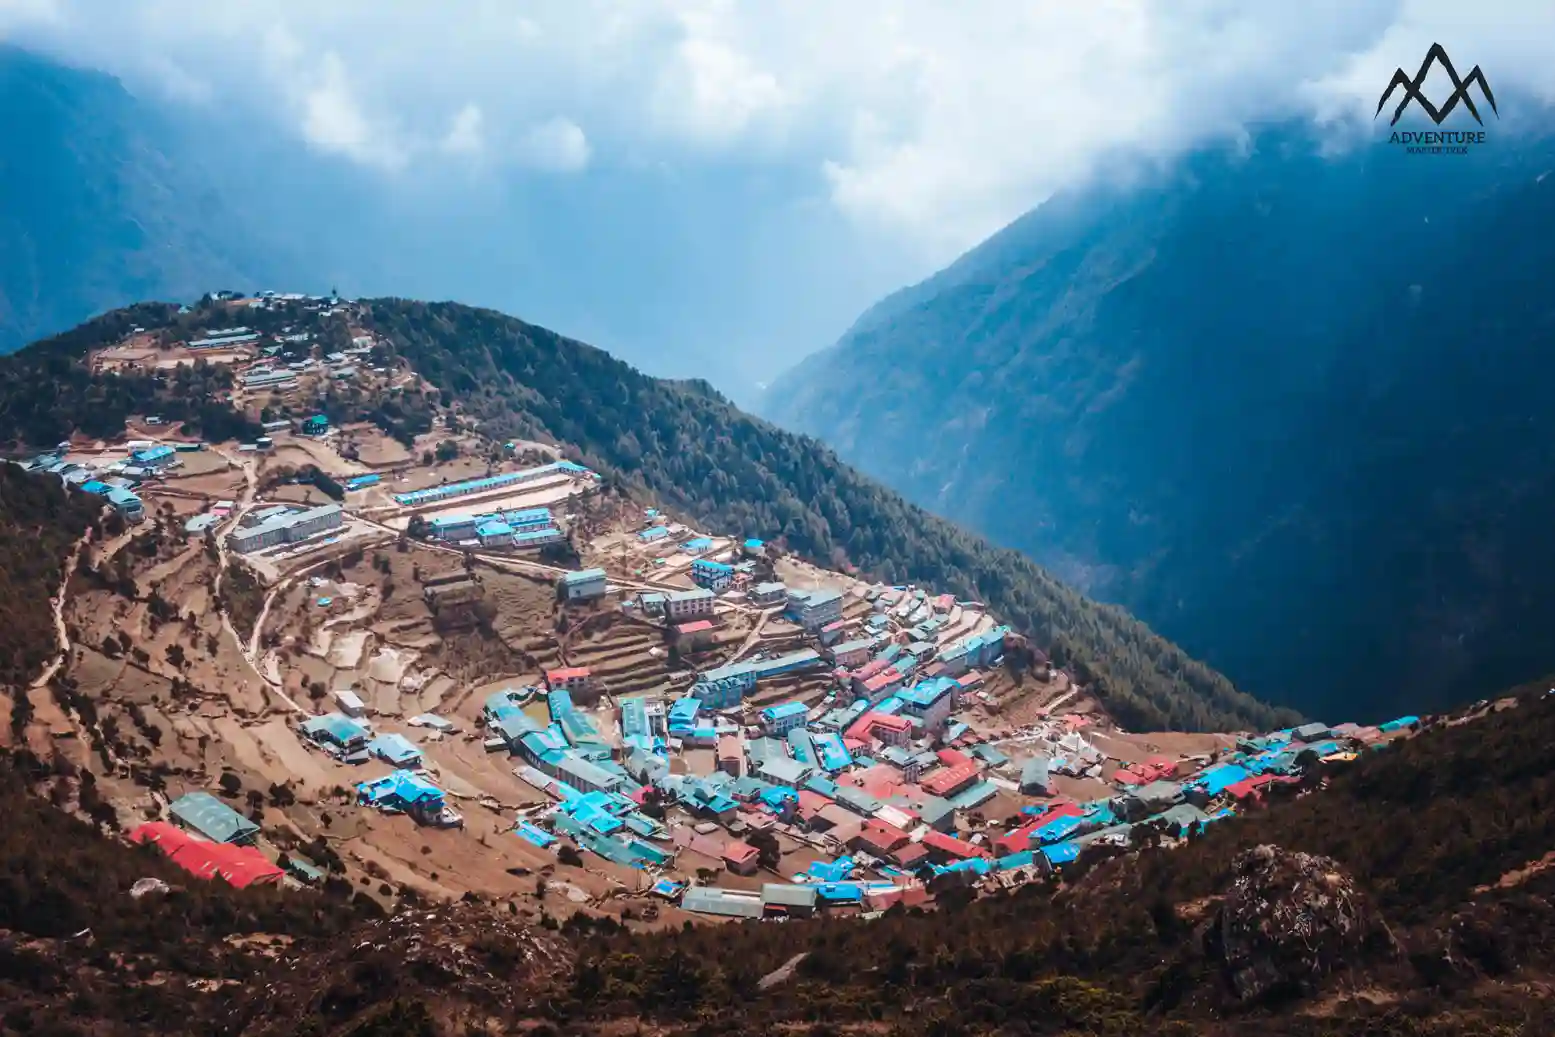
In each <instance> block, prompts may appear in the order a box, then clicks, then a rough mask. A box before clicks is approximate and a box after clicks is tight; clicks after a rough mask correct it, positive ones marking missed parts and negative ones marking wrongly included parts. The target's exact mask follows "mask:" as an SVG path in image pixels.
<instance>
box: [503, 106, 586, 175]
mask: <svg viewBox="0 0 1555 1037" xmlns="http://www.w3.org/2000/svg"><path fill="white" fill-rule="evenodd" d="M517 154H518V156H519V159H520V161H522V162H523V163H524V164H525V165H527V166H529V167H531V168H533V169H540V170H545V171H547V172H552V173H574V172H577V171H578V170H580V169H583V168H584V167H586V166H587V165H588V164H589V142H588V138H587V137H586V136H584V134H583V130H582V129H580V128H579V127H578V124H577V123H575V122H571V121H569V120H567V119H562V118H555V119H547V120H546V121H545V122H543V123H540V124H539V125H536V126H533V127H531V128H530V129H529V131H528V132H527V133H526V134H525V135H524V138H523V141H522V143H521V144H520V146H519V148H518V151H517Z"/></svg>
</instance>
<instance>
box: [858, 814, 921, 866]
mask: <svg viewBox="0 0 1555 1037" xmlns="http://www.w3.org/2000/svg"><path fill="white" fill-rule="evenodd" d="M907 842H908V839H907V833H906V832H904V831H902V830H901V829H900V828H897V827H896V826H894V825H888V824H886V823H885V822H884V821H880V820H877V819H874V818H871V819H870V820H868V821H866V822H864V828H863V830H862V831H860V832H859V834H858V836H857V837H856V838H855V839H854V840H853V845H854V846H855V847H857V848H858V849H860V850H863V851H864V852H865V853H869V854H873V855H874V856H876V857H889V856H890V855H891V851H892V850H895V849H897V848H898V847H900V846H902V845H904V844H906V843H907Z"/></svg>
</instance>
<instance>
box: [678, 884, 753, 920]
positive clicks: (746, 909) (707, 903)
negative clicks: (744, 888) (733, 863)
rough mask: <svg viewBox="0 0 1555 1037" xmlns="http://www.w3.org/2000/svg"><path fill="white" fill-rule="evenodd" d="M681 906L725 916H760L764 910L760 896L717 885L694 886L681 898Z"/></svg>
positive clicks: (683, 908)
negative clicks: (720, 887) (721, 887)
mask: <svg viewBox="0 0 1555 1037" xmlns="http://www.w3.org/2000/svg"><path fill="white" fill-rule="evenodd" d="M680 906H681V909H682V910H684V911H695V912H697V913H699V914H704V915H723V916H724V917H725V918H760V917H761V912H762V906H761V898H760V897H758V896H753V895H752V894H750V893H736V892H734V891H732V890H727V889H719V888H718V887H717V886H692V887H691V888H690V889H688V890H686V893H685V895H684V896H683V897H681V898H680Z"/></svg>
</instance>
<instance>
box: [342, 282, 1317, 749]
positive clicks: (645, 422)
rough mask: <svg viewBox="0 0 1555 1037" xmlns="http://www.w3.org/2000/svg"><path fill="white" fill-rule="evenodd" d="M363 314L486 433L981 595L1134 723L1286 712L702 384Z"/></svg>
mask: <svg viewBox="0 0 1555 1037" xmlns="http://www.w3.org/2000/svg"><path fill="white" fill-rule="evenodd" d="M371 321H372V324H373V326H374V330H376V331H378V332H379V333H380V334H382V335H384V336H386V337H387V338H388V340H389V342H390V343H391V345H392V346H393V348H394V349H395V350H397V351H398V352H399V353H400V354H401V355H403V356H404V358H405V359H407V360H408V361H409V362H410V363H411V364H412V365H413V366H414V367H415V368H416V370H418V371H420V372H421V374H422V375H423V376H425V377H426V378H427V379H429V380H430V381H431V382H432V383H433V384H435V385H436V386H438V387H439V388H440V389H441V390H443V391H444V392H446V393H448V394H450V395H451V397H452V398H453V399H455V400H457V401H458V402H459V404H460V405H461V406H462V407H463V408H464V409H465V410H466V411H467V412H468V413H469V414H470V415H471V416H472V417H474V418H476V419H478V420H479V421H480V422H481V423H482V427H483V428H484V429H485V430H486V431H487V432H488V433H490V434H492V435H496V436H532V435H550V436H554V437H555V438H557V439H558V440H560V441H562V442H564V443H568V444H571V445H573V446H574V447H576V448H577V449H578V450H579V451H580V452H581V454H582V456H583V457H584V458H585V459H586V460H587V461H588V463H590V464H592V465H594V466H595V467H597V468H598V469H599V470H600V471H602V472H604V473H606V474H608V475H609V476H610V477H612V478H615V479H618V480H621V481H622V482H623V483H626V484H630V485H633V486H636V487H639V488H640V489H642V490H644V491H646V492H648V493H650V494H652V496H653V497H654V498H655V499H657V500H659V501H661V502H663V503H664V504H665V505H666V506H668V507H670V508H673V509H676V510H678V511H680V512H682V513H684V514H685V515H687V516H689V517H691V518H693V519H694V520H696V521H697V522H700V523H703V524H705V525H707V526H710V527H711V528H714V529H719V530H727V531H729V532H731V533H739V534H742V535H748V536H757V537H761V538H763V539H769V540H781V541H782V542H784V543H785V544H786V545H787V546H788V547H789V548H790V549H792V550H794V551H796V552H799V553H800V554H802V555H805V556H808V557H810V558H812V559H814V560H816V561H818V562H820V563H821V564H824V565H829V566H839V567H849V566H851V567H856V568H857V569H858V570H859V571H861V572H862V573H866V574H868V575H870V576H873V577H876V578H879V579H882V580H886V581H892V582H897V581H903V580H914V581H918V582H922V583H925V584H930V585H933V586H936V587H942V588H944V589H945V590H948V591H953V592H955V593H956V594H957V595H959V596H960V597H962V598H974V599H979V600H982V601H985V602H987V603H988V604H989V605H990V606H991V607H992V608H993V610H994V612H995V613H996V614H997V615H1000V616H1002V617H1005V618H1006V619H1007V621H1009V622H1010V623H1012V624H1013V625H1014V626H1015V627H1016V628H1017V629H1018V630H1021V631H1023V632H1027V633H1029V634H1031V635H1032V636H1033V637H1034V639H1035V640H1036V642H1037V644H1038V646H1039V647H1041V648H1043V649H1045V650H1047V651H1048V652H1049V653H1050V654H1051V655H1052V657H1053V658H1054V660H1055V661H1057V662H1058V663H1059V664H1060V665H1064V666H1068V667H1071V668H1073V669H1074V670H1076V671H1077V672H1078V673H1079V674H1080V675H1081V676H1082V677H1083V678H1084V679H1086V680H1093V681H1095V682H1096V686H1097V689H1098V692H1099V693H1100V696H1101V698H1102V700H1103V701H1104V702H1105V703H1106V704H1107V706H1108V708H1109V709H1110V710H1111V711H1112V712H1113V714H1114V715H1115V716H1116V717H1117V718H1118V720H1119V721H1120V722H1121V723H1122V724H1124V725H1126V726H1128V727H1132V728H1137V729H1161V728H1191V729H1199V730H1204V729H1216V728H1221V729H1224V728H1245V727H1256V728H1269V727H1273V726H1278V725H1279V724H1280V723H1282V722H1285V721H1288V720H1289V719H1291V718H1292V717H1293V716H1294V714H1292V713H1290V712H1280V711H1276V710H1274V709H1271V708H1268V707H1267V706H1264V705H1263V704H1261V703H1259V702H1257V701H1256V700H1254V699H1253V698H1251V697H1250V696H1247V695H1245V694H1242V693H1240V692H1238V691H1237V690H1236V689H1235V688H1233V687H1232V686H1231V684H1230V682H1228V681H1227V680H1226V679H1225V678H1224V677H1223V676H1221V675H1220V674H1218V673H1216V672H1215V671H1214V670H1212V669H1210V668H1209V667H1207V666H1205V665H1203V664H1202V663H1199V662H1197V661H1196V660H1194V659H1191V658H1190V657H1188V656H1187V655H1186V654H1185V653H1183V652H1182V650H1181V649H1179V648H1177V647H1176V646H1175V645H1173V644H1171V643H1169V642H1167V641H1166V640H1164V639H1162V638H1161V637H1159V636H1158V635H1156V634H1155V633H1153V632H1152V631H1150V630H1149V628H1147V627H1145V626H1144V625H1143V624H1141V623H1139V622H1138V621H1137V620H1135V619H1133V618H1132V617H1131V616H1129V615H1128V614H1127V613H1125V612H1123V611H1122V610H1121V609H1117V608H1109V607H1105V606H1100V605H1097V604H1096V603H1094V602H1091V601H1088V600H1087V599H1085V598H1084V597H1083V596H1081V595H1080V594H1078V593H1076V592H1075V591H1074V590H1072V589H1070V588H1069V587H1067V586H1065V585H1064V584H1062V583H1060V582H1059V581H1057V580H1055V579H1054V578H1053V577H1052V576H1051V575H1050V574H1049V573H1047V572H1046V571H1045V570H1043V569H1042V568H1041V567H1039V566H1037V565H1036V564H1034V563H1033V562H1031V561H1030V560H1029V559H1027V558H1025V557H1024V556H1022V555H1020V554H1019V553H1017V552H1015V551H1009V550H1001V549H998V548H995V547H994V546H992V545H991V544H989V543H988V542H987V541H985V540H983V539H981V538H980V537H977V536H975V535H972V534H970V533H967V532H965V531H963V530H961V529H958V528H957V527H955V526H954V525H952V524H951V523H949V522H946V521H944V520H943V519H940V518H937V517H935V516H933V515H931V514H929V513H928V512H925V511H923V510H922V509H921V508H918V507H915V506H913V505H911V504H909V503H907V502H906V501H904V500H903V499H902V498H901V497H900V496H898V495H897V494H895V493H893V492H891V491H890V490H888V489H886V488H885V487H883V486H881V485H880V484H878V483H876V482H873V481H872V480H870V479H868V478H866V477H864V476H862V475H860V474H859V473H858V472H857V471H855V470H854V469H852V468H850V467H848V466H847V465H845V464H843V463H842V462H841V461H839V460H838V459H837V457H836V455H835V454H833V453H832V452H831V451H830V450H828V449H826V448H825V447H824V446H823V445H821V444H820V443H818V442H816V441H815V440H813V439H810V438H807V437H804V436H797V435H793V434H790V433H788V432H784V431H782V430H780V429H778V428H776V427H775V426H773V425H770V424H768V423H766V422H764V421H761V420H759V419H757V418H753V417H751V416H750V415H748V414H745V413H743V412H741V411H740V410H738V409H737V408H735V407H734V406H732V405H731V404H729V403H728V402H727V401H725V400H724V399H723V398H722V397H721V396H719V395H718V393H716V392H715V391H713V390H712V389H711V388H710V387H708V386H706V385H705V384H701V383H672V382H665V381H661V380H657V379H653V378H649V377H647V376H646V375H643V374H641V373H640V372H638V371H636V370H635V369H633V368H631V367H629V366H628V365H626V364H624V363H622V362H620V361H618V360H616V359H614V358H613V357H611V356H610V355H609V354H607V353H604V352H602V351H601V350H598V349H594V348H592V347H590V346H587V345H584V344H583V343H580V342H575V341H572V340H569V339H567V338H564V337H562V336H560V335H557V334H556V333H554V332H551V331H548V330H546V329H544V328H540V327H536V326H534V325H530V324H526V323H524V322H523V321H521V320H517V319H515V318H512V317H508V316H505V315H503V314H500V313H497V312H495V311H491V310H479V309H473V308H470V307H466V306H460V305H457V304H452V303H420V302H408V301H403V300H379V301H376V302H374V303H373V304H372V307H371Z"/></svg>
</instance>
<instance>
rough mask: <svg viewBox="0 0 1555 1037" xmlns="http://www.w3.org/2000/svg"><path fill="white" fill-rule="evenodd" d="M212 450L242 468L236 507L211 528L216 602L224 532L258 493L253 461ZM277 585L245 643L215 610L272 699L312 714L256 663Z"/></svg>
mask: <svg viewBox="0 0 1555 1037" xmlns="http://www.w3.org/2000/svg"><path fill="white" fill-rule="evenodd" d="M215 449H216V452H217V453H218V454H220V455H221V456H222V457H224V458H226V459H227V460H228V461H230V462H232V463H233V464H235V465H238V466H239V467H240V468H242V469H243V495H242V496H241V497H240V498H239V499H238V505H237V507H235V508H233V509H232V514H231V516H229V517H228V519H227V520H226V521H225V522H223V523H221V524H220V525H219V526H218V527H217V529H216V531H215V532H216V579H215V580H214V581H213V582H212V584H211V598H212V600H214V601H217V602H220V600H221V581H222V580H223V579H224V578H225V577H226V575H227V567H228V566H229V565H231V564H232V558H231V556H230V554H229V553H228V551H227V536H226V534H227V533H228V532H230V531H231V530H233V529H236V528H237V525H238V523H239V522H242V521H243V516H244V515H246V514H248V512H249V510H250V509H252V508H253V506H254V499H255V497H257V496H258V493H259V478H258V475H257V473H256V472H255V470H254V462H253V461H252V460H249V459H244V458H236V457H233V456H232V455H231V454H229V453H227V452H226V451H225V450H222V449H220V448H219V447H218V448H215ZM299 575H300V574H299ZM280 586H281V585H280V584H277V585H276V587H274V588H272V589H271V591H270V593H268V594H266V595H265V603H264V608H263V609H262V610H261V611H260V613H259V621H258V622H257V623H255V624H254V634H253V637H252V638H251V639H250V640H249V642H248V643H247V644H245V643H244V642H243V638H242V636H241V635H239V634H238V630H237V627H235V626H233V625H232V617H231V616H229V615H228V614H227V610H226V609H224V608H221V607H220V605H218V606H217V609H218V612H219V614H220V616H221V628H222V629H223V630H224V631H226V633H227V635H228V636H229V637H231V638H232V643H233V644H235V645H237V646H238V651H239V652H240V653H242V655H243V660H244V662H246V663H248V667H249V669H251V670H253V671H254V676H256V677H258V678H259V679H260V680H261V681H263V682H264V685H265V687H267V688H269V689H270V691H271V692H272V693H273V694H274V695H275V697H276V698H278V699H280V700H281V701H282V702H284V703H286V705H287V706H289V707H291V710H292V712H294V713H301V714H302V715H303V716H312V715H313V712H312V710H307V709H303V708H302V707H301V706H299V705H298V704H297V702H296V700H294V699H293V698H292V697H291V696H290V695H288V694H286V689H285V688H284V687H282V685H281V682H280V681H278V680H276V679H275V678H273V677H272V676H271V675H270V674H268V673H266V672H265V668H264V667H262V666H260V665H259V659H258V651H257V649H258V643H259V631H260V629H261V627H262V626H263V625H264V621H265V616H266V614H267V613H268V612H269V611H270V603H271V602H272V601H274V600H275V594H276V591H278V590H279V589H280Z"/></svg>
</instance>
